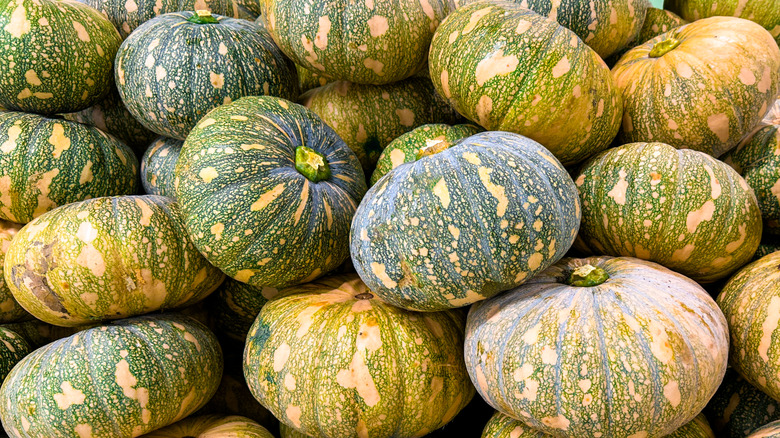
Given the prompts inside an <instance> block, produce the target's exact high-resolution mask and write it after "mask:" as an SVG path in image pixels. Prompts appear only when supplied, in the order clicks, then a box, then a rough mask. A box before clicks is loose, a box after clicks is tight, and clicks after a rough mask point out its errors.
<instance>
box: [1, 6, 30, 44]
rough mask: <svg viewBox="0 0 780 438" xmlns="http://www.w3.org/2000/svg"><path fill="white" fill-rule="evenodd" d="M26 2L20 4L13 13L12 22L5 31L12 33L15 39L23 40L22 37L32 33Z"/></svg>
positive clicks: (6, 26)
mask: <svg viewBox="0 0 780 438" xmlns="http://www.w3.org/2000/svg"><path fill="white" fill-rule="evenodd" d="M24 6H25V4H24V2H21V1H20V2H18V3H17V6H16V9H14V11H13V12H12V13H11V20H10V21H9V22H8V24H6V25H5V27H4V28H3V29H5V31H6V32H8V33H10V34H11V36H13V37H14V38H21V37H22V35H24V34H26V33H29V32H30V25H31V23H30V20H28V19H27V10H26V9H25V7H24Z"/></svg>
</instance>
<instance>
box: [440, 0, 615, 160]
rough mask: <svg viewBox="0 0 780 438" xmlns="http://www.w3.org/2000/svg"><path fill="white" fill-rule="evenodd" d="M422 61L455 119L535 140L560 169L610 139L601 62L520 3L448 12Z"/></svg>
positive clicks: (608, 94) (610, 109)
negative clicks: (460, 117) (560, 164)
mask: <svg viewBox="0 0 780 438" xmlns="http://www.w3.org/2000/svg"><path fill="white" fill-rule="evenodd" d="M593 3H594V2H591V3H589V4H593ZM428 62H429V69H430V75H431V79H432V80H433V84H434V86H435V87H436V91H438V92H439V93H440V94H441V95H442V96H444V97H445V98H447V99H448V100H449V102H450V104H451V105H452V106H453V107H455V109H457V110H458V112H460V113H461V114H463V115H464V116H466V117H467V118H468V119H470V120H472V121H474V122H476V123H479V124H480V125H481V126H482V127H483V128H485V129H487V130H489V131H511V132H516V133H519V134H522V135H525V136H527V137H529V138H531V139H533V140H536V141H538V142H539V143H541V144H543V145H544V146H545V147H546V148H547V149H549V150H550V151H551V152H552V153H553V154H554V155H555V156H556V157H557V158H558V159H559V160H560V161H561V162H563V164H564V165H565V166H568V165H571V164H575V163H578V162H580V161H582V160H584V159H585V158H587V157H589V156H590V155H592V154H594V153H596V152H599V151H601V150H603V149H605V148H606V147H608V146H609V144H610V142H611V141H612V139H613V138H614V137H615V135H616V134H617V132H618V128H619V126H620V116H621V115H622V111H623V107H622V102H621V98H620V90H618V88H617V87H616V86H615V82H614V81H613V80H612V78H611V77H610V73H609V68H608V67H607V65H606V64H604V61H602V60H601V58H600V57H599V56H598V55H597V54H596V52H594V51H593V50H592V49H591V48H590V47H588V46H586V45H585V43H583V42H582V41H581V40H580V39H579V38H578V37H577V36H576V35H575V34H574V33H573V32H571V31H569V30H567V29H565V28H563V27H561V26H560V25H558V24H557V23H555V22H554V21H551V20H549V19H547V18H545V17H542V16H541V15H539V14H537V13H535V12H533V11H531V10H528V9H525V8H523V7H522V6H521V4H520V3H511V2H506V1H497V2H478V3H472V4H469V5H467V6H464V7H462V8H459V9H457V10H455V11H454V12H453V13H451V14H450V15H449V16H448V17H447V20H445V21H444V22H443V23H442V25H441V26H439V28H438V29H437V30H436V33H435V34H434V36H433V41H432V42H431V51H430V55H429V57H428Z"/></svg>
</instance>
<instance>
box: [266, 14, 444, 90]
mask: <svg viewBox="0 0 780 438" xmlns="http://www.w3.org/2000/svg"><path fill="white" fill-rule="evenodd" d="M449 10H450V0H425V1H421V2H405V1H399V0H391V1H381V2H375V1H368V2H354V1H352V0H338V1H333V2H330V3H327V4H326V3H323V2H318V1H313V0H306V1H297V2H289V1H283V0H263V1H261V2H260V12H261V17H262V18H263V21H264V22H265V24H266V27H267V28H268V31H269V32H271V35H273V37H274V40H275V41H276V43H277V44H278V45H279V48H280V49H282V51H283V52H284V53H285V54H286V55H287V56H289V57H290V58H291V59H292V60H293V61H295V63H296V64H299V65H301V66H302V67H304V68H307V69H309V70H313V71H318V72H321V74H322V76H324V77H327V78H332V79H339V80H345V81H350V82H354V83H358V84H374V85H382V84H389V83H391V82H396V81H399V80H402V79H405V78H408V77H409V76H411V75H413V74H414V73H416V72H417V71H418V70H420V69H421V68H422V67H423V65H424V64H425V57H426V55H427V54H428V46H429V45H430V43H431V37H432V36H433V32H434V30H436V27H437V26H438V25H439V22H441V20H443V19H444V17H445V16H446V15H447V13H448V12H449Z"/></svg>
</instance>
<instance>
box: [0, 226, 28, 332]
mask: <svg viewBox="0 0 780 438" xmlns="http://www.w3.org/2000/svg"><path fill="white" fill-rule="evenodd" d="M21 228H22V226H21V225H19V224H15V223H13V222H8V221H4V220H0V265H2V263H3V261H4V260H5V253H7V252H8V248H9V247H10V246H11V240H13V238H14V236H16V233H18V232H19V230H20V229H21ZM29 319H33V316H32V315H30V314H29V313H27V311H26V310H24V308H23V307H22V306H20V305H19V303H17V302H16V299H15V298H14V296H13V294H12V293H11V289H10V288H9V287H8V286H6V284H5V276H4V275H3V271H2V266H0V324H4V323H9V322H18V321H25V320H29Z"/></svg>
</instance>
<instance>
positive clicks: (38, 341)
mask: <svg viewBox="0 0 780 438" xmlns="http://www.w3.org/2000/svg"><path fill="white" fill-rule="evenodd" d="M96 325H99V324H97V323H96V324H87V325H83V326H78V327H59V326H56V325H51V324H48V323H45V322H43V321H40V320H37V319H32V320H29V321H22V322H12V323H8V324H3V325H0V327H3V328H7V329H9V330H12V331H14V332H16V333H18V334H19V335H20V336H21V337H22V338H24V340H25V341H27V343H28V344H30V347H31V348H32V349H36V348H40V347H43V346H44V345H46V344H49V343H51V342H54V341H56V340H57V339H62V338H64V337H67V336H70V335H72V334H74V333H76V332H78V331H81V330H86V329H89V328H92V327H94V326H96Z"/></svg>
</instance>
